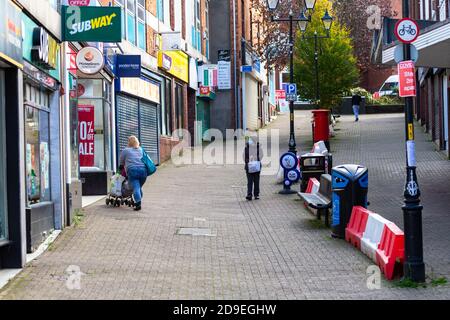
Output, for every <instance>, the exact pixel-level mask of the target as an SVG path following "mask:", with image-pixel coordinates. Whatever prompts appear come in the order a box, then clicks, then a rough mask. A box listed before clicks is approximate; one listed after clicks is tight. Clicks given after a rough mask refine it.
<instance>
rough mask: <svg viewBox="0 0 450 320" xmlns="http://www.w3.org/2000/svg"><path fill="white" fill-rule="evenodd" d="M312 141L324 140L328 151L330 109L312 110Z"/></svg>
mask: <svg viewBox="0 0 450 320" xmlns="http://www.w3.org/2000/svg"><path fill="white" fill-rule="evenodd" d="M312 113H313V141H314V143H316V142H317V141H323V142H325V145H326V146H327V149H328V151H330V142H329V140H330V127H329V115H330V110H313V111H312Z"/></svg>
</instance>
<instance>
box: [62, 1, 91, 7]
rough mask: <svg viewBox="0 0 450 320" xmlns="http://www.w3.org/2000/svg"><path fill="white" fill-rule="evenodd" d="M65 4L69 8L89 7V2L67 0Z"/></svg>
mask: <svg viewBox="0 0 450 320" xmlns="http://www.w3.org/2000/svg"><path fill="white" fill-rule="evenodd" d="M67 3H68V5H69V6H79V7H83V6H89V4H90V3H91V0H68V1H67Z"/></svg>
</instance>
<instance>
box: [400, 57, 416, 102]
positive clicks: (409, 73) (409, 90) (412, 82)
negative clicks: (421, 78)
mask: <svg viewBox="0 0 450 320" xmlns="http://www.w3.org/2000/svg"><path fill="white" fill-rule="evenodd" d="M398 77H399V96H400V97H415V96H416V73H415V67H414V62H413V61H412V60H408V61H401V62H400V63H399V64H398Z"/></svg>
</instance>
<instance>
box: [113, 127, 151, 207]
mask: <svg viewBox="0 0 450 320" xmlns="http://www.w3.org/2000/svg"><path fill="white" fill-rule="evenodd" d="M143 155H144V154H143V150H142V148H141V147H140V143H139V140H138V139H137V138H136V137H135V136H130V137H129V138H128V147H127V148H125V149H123V150H122V152H121V154H120V161H119V164H120V166H119V170H123V169H124V168H125V171H126V173H127V176H128V181H129V183H130V184H131V186H132V187H133V201H134V203H135V207H134V210H135V211H139V210H141V201H142V195H143V194H142V186H143V185H144V183H145V181H146V180H147V167H146V166H145V164H144V162H143V161H142V157H143Z"/></svg>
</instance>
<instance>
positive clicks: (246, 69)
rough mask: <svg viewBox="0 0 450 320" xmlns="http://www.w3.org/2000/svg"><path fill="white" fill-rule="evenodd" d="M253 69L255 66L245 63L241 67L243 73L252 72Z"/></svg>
mask: <svg viewBox="0 0 450 320" xmlns="http://www.w3.org/2000/svg"><path fill="white" fill-rule="evenodd" d="M252 71H253V66H248V65H245V66H242V67H241V72H243V73H250V72H252Z"/></svg>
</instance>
